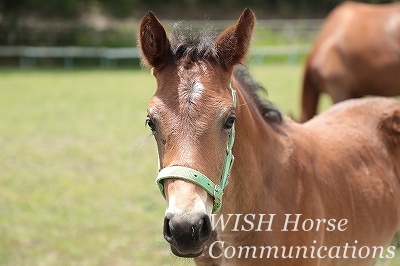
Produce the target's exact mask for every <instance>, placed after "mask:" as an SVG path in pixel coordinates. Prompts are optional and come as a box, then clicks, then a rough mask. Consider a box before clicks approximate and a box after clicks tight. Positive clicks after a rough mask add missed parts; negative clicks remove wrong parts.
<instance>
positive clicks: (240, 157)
mask: <svg viewBox="0 0 400 266" xmlns="http://www.w3.org/2000/svg"><path fill="white" fill-rule="evenodd" d="M254 23H255V17H254V14H253V13H252V11H250V10H249V9H246V10H245V11H244V12H243V14H242V15H241V17H240V18H239V20H238V22H237V23H236V24H234V25H233V26H231V27H230V28H228V29H227V30H225V31H224V32H223V33H221V34H220V35H219V36H218V37H217V38H216V39H214V40H213V41H212V42H208V44H211V47H207V48H206V49H204V47H202V48H199V47H197V48H193V47H192V48H190V46H187V47H185V46H180V47H184V48H180V49H174V47H177V46H174V44H173V43H174V42H173V40H171V39H169V38H168V37H167V35H166V33H165V30H164V28H163V27H162V25H161V23H160V22H159V21H158V20H157V19H156V17H155V16H154V14H152V13H148V14H147V15H146V16H145V17H144V18H143V20H142V23H141V27H140V32H139V36H141V39H140V45H141V48H142V53H143V59H144V62H145V63H146V64H147V65H148V66H149V67H152V68H154V76H155V78H156V80H157V90H156V92H155V95H154V96H153V98H152V99H151V101H150V104H149V108H148V124H149V126H150V128H151V129H152V131H153V134H154V136H155V138H156V141H157V145H158V150H159V158H160V168H164V167H170V166H176V165H177V166H184V167H188V168H193V169H196V170H197V171H199V172H201V173H203V174H204V175H206V176H207V177H208V178H209V179H210V180H212V181H213V182H214V183H216V184H218V183H219V178H220V176H221V171H222V165H223V158H224V157H225V154H226V146H227V139H228V136H229V134H230V132H231V128H232V125H234V126H235V129H236V138H235V144H234V146H233V154H234V155H235V158H236V159H235V163H234V165H233V168H232V171H231V176H230V179H229V185H228V186H227V187H226V189H225V191H224V195H223V205H222V208H221V210H220V211H219V212H218V213H217V214H216V215H215V218H216V219H218V218H220V217H225V218H227V217H228V216H229V215H232V214H234V215H235V217H239V216H240V214H242V215H244V214H254V215H258V216H260V215H265V217H270V215H274V217H273V222H272V223H262V224H261V227H260V230H255V228H253V230H238V228H239V229H240V228H248V226H249V224H248V223H246V222H245V221H244V220H243V219H239V220H235V219H232V220H229V222H227V223H226V224H225V225H224V227H222V225H221V224H219V225H218V226H217V228H216V232H217V236H216V235H215V234H212V233H211V229H212V227H211V223H210V216H211V210H212V208H213V200H214V199H213V196H212V195H210V194H208V193H207V192H206V191H205V190H204V189H202V188H201V187H199V186H197V185H195V184H194V183H191V182H187V181H185V180H182V179H178V178H170V179H165V181H164V184H163V186H164V189H165V194H166V199H167V203H168V207H167V210H166V215H165V220H164V237H165V239H166V240H167V241H168V242H169V243H170V245H171V250H172V252H173V253H174V254H175V255H178V256H183V257H197V259H196V260H197V263H198V264H199V265H200V264H204V265H210V264H215V265H218V264H223V265H265V264H267V263H268V265H296V266H317V265H318V266H319V265H352V266H353V265H371V264H372V263H373V261H374V260H375V259H376V258H377V257H373V256H372V254H368V255H367V256H366V257H365V258H360V257H359V256H357V257H355V258H352V257H350V258H349V257H347V258H343V256H342V257H341V258H336V259H330V258H329V256H325V257H324V258H318V257H312V256H311V249H308V250H307V252H306V253H304V254H303V255H302V256H300V257H298V258H296V259H285V258H283V257H282V256H278V257H274V256H271V257H269V258H267V257H266V256H265V255H266V254H264V256H257V257H255V258H245V257H244V256H242V257H238V256H232V258H226V256H225V258H224V256H223V255H224V252H225V251H226V250H228V249H227V247H234V248H239V247H257V248H258V247H266V246H276V247H279V248H281V247H285V248H290V247H293V246H305V247H310V246H315V247H317V248H318V247H320V246H325V247H327V248H332V247H343V246H346V245H351V246H354V247H355V248H358V249H360V248H361V247H363V246H368V247H372V246H382V247H384V246H386V245H388V244H389V241H390V240H391V238H392V237H393V235H394V234H395V232H396V231H397V229H398V228H399V225H400V206H399V202H400V179H399V178H400V173H399V169H400V160H399V159H400V150H399V149H400V145H399V144H400V143H399V140H400V133H399V132H400V130H399V128H400V117H399V114H400V103H399V102H398V101H396V100H393V99H384V98H375V99H363V100H352V101H348V102H345V103H341V104H338V105H336V106H335V107H333V108H332V109H330V110H329V111H327V112H325V113H323V114H321V115H320V116H318V117H316V118H314V119H313V120H311V121H310V122H308V123H306V124H303V125H302V124H298V123H296V122H294V121H293V120H291V119H290V118H288V117H286V116H284V115H282V114H281V113H279V112H278V111H277V110H276V109H275V108H274V107H273V106H272V105H271V104H270V103H269V102H262V101H261V100H260V99H259V98H258V96H257V93H256V92H255V89H257V88H259V86H258V85H255V84H256V83H254V82H253V81H252V80H251V79H249V76H248V75H247V74H244V72H243V71H241V70H236V71H234V66H235V65H237V64H239V63H241V62H242V60H243V58H244V56H245V54H246V52H247V50H248V46H249V43H250V37H251V32H252V29H253V26H254ZM194 43H196V42H194ZM192 44H193V43H192ZM197 44H198V42H197ZM198 48H199V49H198ZM178 51H180V52H178ZM185 51H195V52H194V53H192V52H190V53H187V55H185V56H183V55H184V54H185ZM201 51H208V52H207V53H203V52H201ZM188 55H191V56H188ZM195 55H196V56H195ZM230 86H232V87H233V89H235V90H236V92H237V107H236V108H234V105H233V103H232V94H231V91H230V89H229V87H230ZM193 93H195V97H193ZM296 214H297V215H299V216H300V217H299V224H302V223H303V222H307V221H308V222H309V221H310V220H312V221H318V220H319V221H320V222H321V221H322V220H325V221H328V220H329V221H331V222H332V223H334V224H333V225H328V224H326V223H323V222H321V224H320V226H319V228H318V229H316V228H313V229H312V230H304V229H300V230H298V231H293V230H291V229H290V228H289V230H282V229H284V225H285V221H286V219H287V215H296ZM265 220H268V218H266V219H265ZM342 220H344V222H343V223H342V222H340V221H342ZM341 223H342V224H341ZM332 226H334V229H332ZM268 229H269V230H268ZM339 229H340V230H339ZM215 241H219V242H218V243H219V244H222V243H223V245H224V247H223V248H222V249H219V248H218V249H214V250H213V251H214V252H216V253H212V254H214V255H216V257H218V258H217V259H215V260H213V258H212V257H211V256H210V253H209V252H208V251H209V250H208V249H203V248H204V246H206V247H208V248H211V247H217V245H214V246H212V244H213V243H215ZM224 250H225V251H224ZM221 252H222V253H221ZM231 252H232V251H231ZM230 254H232V253H230ZM258 255H260V254H258ZM280 255H282V254H280ZM378 256H379V255H378Z"/></svg>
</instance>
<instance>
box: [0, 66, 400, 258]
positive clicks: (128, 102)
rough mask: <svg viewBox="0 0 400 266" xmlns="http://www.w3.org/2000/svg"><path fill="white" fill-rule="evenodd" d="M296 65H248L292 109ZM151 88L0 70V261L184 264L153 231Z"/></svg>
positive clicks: (128, 73)
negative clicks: (148, 110)
mask: <svg viewBox="0 0 400 266" xmlns="http://www.w3.org/2000/svg"><path fill="white" fill-rule="evenodd" d="M301 67H302V66H301V65H272V66H254V67H251V70H252V72H253V74H254V75H255V76H256V77H257V78H258V80H259V81H261V82H262V83H263V84H264V85H265V86H266V87H267V89H268V92H269V98H270V99H271V100H272V101H273V102H274V103H276V105H277V106H279V107H280V109H281V110H283V111H284V112H285V113H288V114H291V115H293V116H295V117H297V114H298V109H299V88H300V80H301ZM154 88H155V81H154V80H153V78H152V77H151V75H150V73H149V72H148V71H141V70H118V71H100V70H75V71H62V70H1V71H0V147H1V150H2V151H1V153H0V265H10V266H11V265H13V266H14V265H192V261H191V260H185V259H178V258H176V257H174V256H172V255H170V253H169V247H168V246H167V244H166V242H165V241H164V239H163V237H162V222H163V214H164V210H165V202H164V199H163V198H162V196H161V195H160V193H159V191H158V189H157V186H156V185H155V183H154V178H155V176H156V171H157V157H156V146H155V142H154V140H153V139H152V137H151V136H150V134H149V129H148V128H145V127H144V121H145V117H146V108H147V102H148V100H149V99H150V97H151V95H152V93H153V92H154ZM329 104H330V103H329V101H328V100H327V98H325V99H324V103H323V106H324V107H323V108H326V107H327V106H328V105H329ZM398 257H399V258H400V254H398V255H397V256H396V258H398ZM396 258H395V259H393V260H391V261H389V262H382V263H380V264H379V265H400V259H397V262H396Z"/></svg>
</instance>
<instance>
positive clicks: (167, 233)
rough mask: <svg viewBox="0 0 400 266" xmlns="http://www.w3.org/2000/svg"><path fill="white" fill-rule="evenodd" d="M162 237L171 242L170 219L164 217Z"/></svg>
mask: <svg viewBox="0 0 400 266" xmlns="http://www.w3.org/2000/svg"><path fill="white" fill-rule="evenodd" d="M163 229H164V238H165V240H167V241H168V243H171V242H172V240H173V237H172V233H171V226H170V219H169V218H167V217H165V218H164V228H163Z"/></svg>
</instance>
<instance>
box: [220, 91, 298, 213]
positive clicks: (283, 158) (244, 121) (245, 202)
mask: <svg viewBox="0 0 400 266" xmlns="http://www.w3.org/2000/svg"><path fill="white" fill-rule="evenodd" d="M237 91H238V107H237V126H236V132H237V133H236V139H235V144H234V147H233V154H234V156H235V162H234V165H233V169H232V173H231V178H230V180H229V185H228V186H227V188H226V191H225V196H224V204H223V206H224V208H223V213H225V214H229V213H260V212H265V210H266V205H267V204H268V203H267V202H266V203H265V204H257V203H259V202H260V201H261V202H264V201H265V197H266V193H268V189H269V188H271V186H272V184H269V177H272V176H276V175H279V172H280V171H282V165H284V164H285V163H287V162H288V161H289V159H288V157H289V156H290V154H289V153H290V152H286V151H288V150H290V147H289V146H290V145H291V142H290V140H288V139H287V136H286V135H285V134H282V132H280V133H278V131H277V130H276V128H274V127H279V125H277V124H276V125H274V124H273V123H274V122H271V124H270V123H269V122H267V121H266V120H265V118H264V117H263V115H262V113H261V112H260V111H259V110H258V107H257V106H256V105H255V103H254V101H253V99H252V98H251V96H249V95H247V93H246V92H242V91H240V90H237ZM260 205H261V206H262V209H259V208H260Z"/></svg>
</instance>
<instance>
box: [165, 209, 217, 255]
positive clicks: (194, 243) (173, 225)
mask: <svg viewBox="0 0 400 266" xmlns="http://www.w3.org/2000/svg"><path fill="white" fill-rule="evenodd" d="M211 232H212V228H211V222H210V218H209V217H208V215H207V214H205V213H197V214H193V215H190V217H188V216H187V215H180V214H171V213H167V214H166V215H165V219H164V238H165V239H166V240H167V242H168V243H170V244H171V251H172V253H173V254H174V255H176V256H179V257H186V258H191V257H197V256H199V255H200V254H201V252H202V251H203V245H204V242H205V241H206V240H208V239H209V238H210V236H211Z"/></svg>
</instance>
